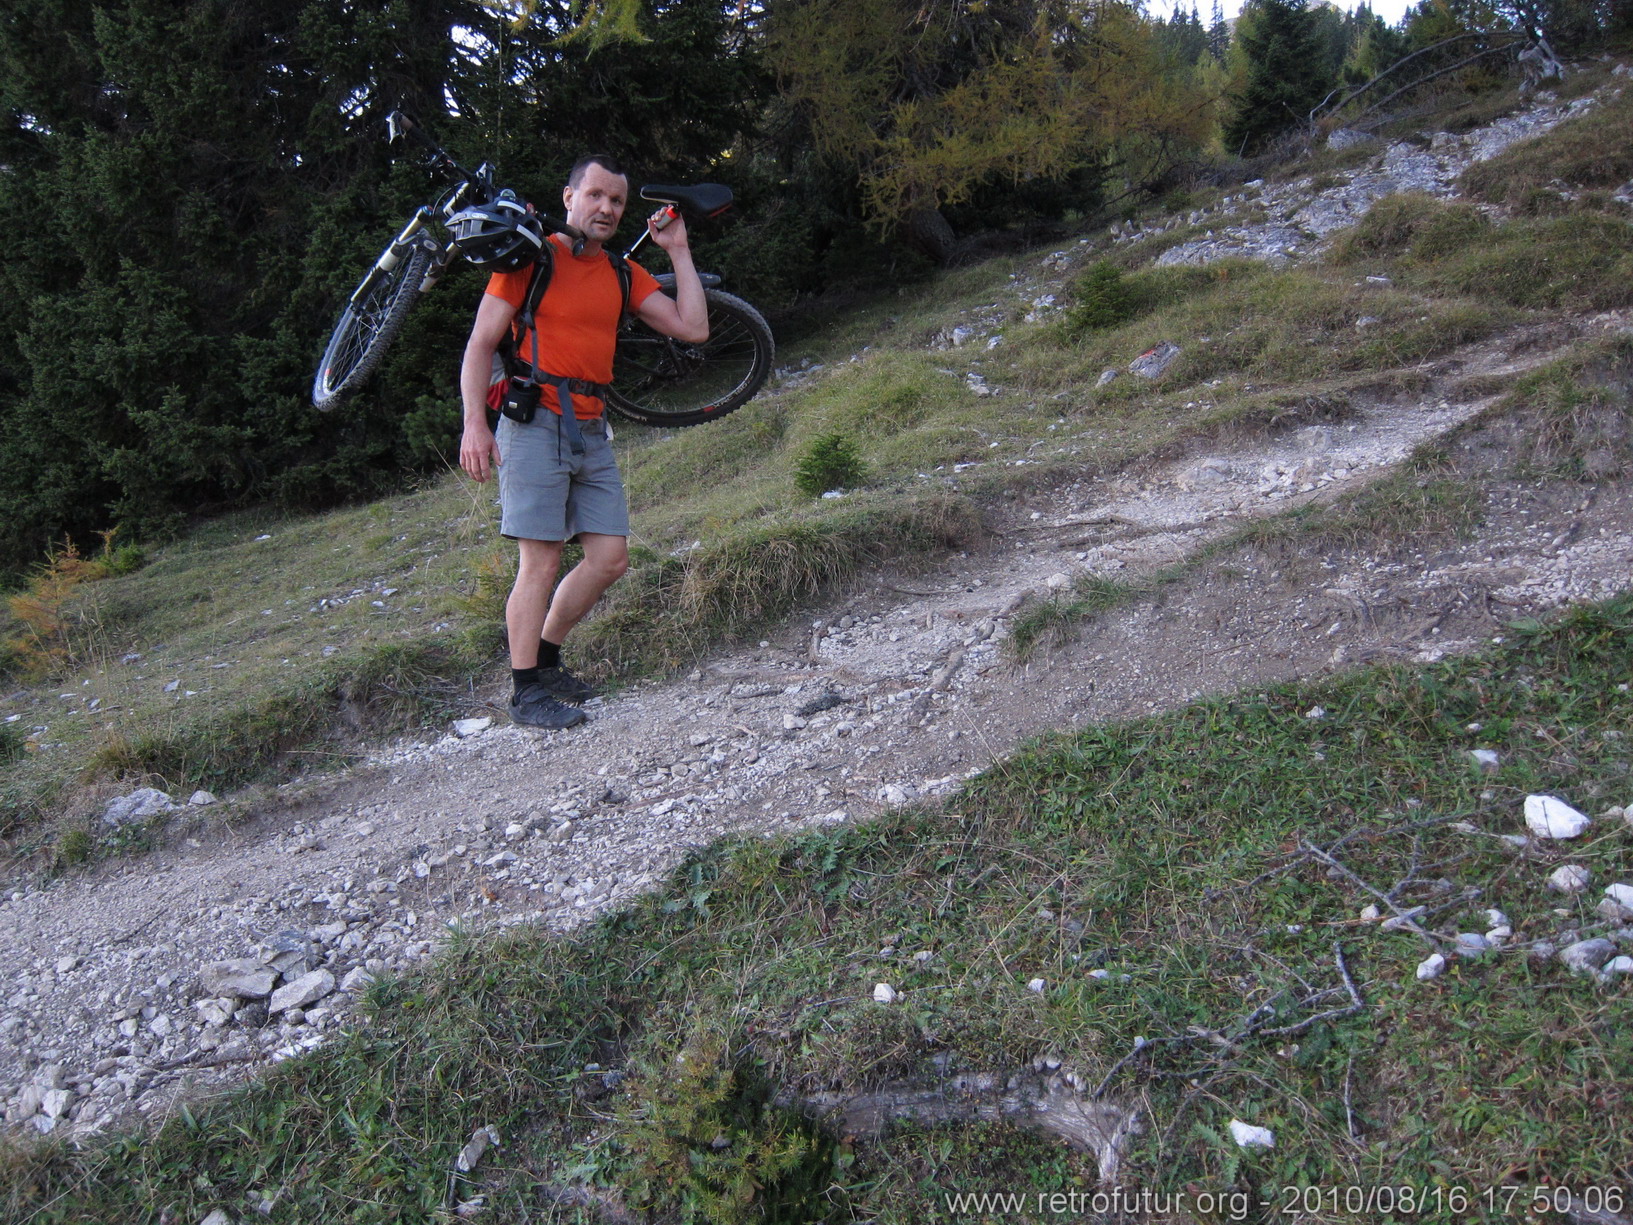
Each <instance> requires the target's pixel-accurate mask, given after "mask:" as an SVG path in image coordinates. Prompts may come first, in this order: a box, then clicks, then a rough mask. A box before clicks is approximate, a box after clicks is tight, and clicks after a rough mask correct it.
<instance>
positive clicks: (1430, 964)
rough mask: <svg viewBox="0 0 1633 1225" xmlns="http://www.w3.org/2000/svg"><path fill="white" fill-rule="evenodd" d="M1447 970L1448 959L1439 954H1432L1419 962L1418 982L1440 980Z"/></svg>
mask: <svg viewBox="0 0 1633 1225" xmlns="http://www.w3.org/2000/svg"><path fill="white" fill-rule="evenodd" d="M1445 969H1446V959H1445V958H1444V957H1442V956H1441V955H1440V954H1439V953H1430V954H1429V955H1428V956H1427V957H1425V958H1424V959H1423V960H1422V961H1420V962H1418V981H1419V982H1428V981H1429V980H1430V979H1431V978H1439V977H1440V975H1441V973H1442V972H1443V971H1444V970H1445Z"/></svg>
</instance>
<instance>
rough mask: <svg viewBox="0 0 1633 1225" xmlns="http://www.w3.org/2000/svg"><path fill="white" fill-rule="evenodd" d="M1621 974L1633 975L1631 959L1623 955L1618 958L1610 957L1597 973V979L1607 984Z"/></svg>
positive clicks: (1632, 961)
mask: <svg viewBox="0 0 1633 1225" xmlns="http://www.w3.org/2000/svg"><path fill="white" fill-rule="evenodd" d="M1621 974H1633V957H1629V956H1627V954H1625V953H1624V954H1622V955H1621V956H1620V957H1612V958H1611V959H1610V960H1609V961H1607V962H1605V964H1604V968H1603V969H1601V970H1600V971H1599V977H1600V978H1602V979H1604V980H1605V981H1607V982H1608V981H1609V980H1611V979H1613V978H1615V977H1617V976H1618V975H1621Z"/></svg>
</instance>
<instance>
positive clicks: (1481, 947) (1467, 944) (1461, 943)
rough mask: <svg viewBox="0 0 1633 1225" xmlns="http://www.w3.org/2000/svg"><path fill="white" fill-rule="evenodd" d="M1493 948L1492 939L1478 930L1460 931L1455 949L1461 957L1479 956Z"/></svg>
mask: <svg viewBox="0 0 1633 1225" xmlns="http://www.w3.org/2000/svg"><path fill="white" fill-rule="evenodd" d="M1490 948H1491V941H1490V940H1488V939H1486V937H1484V936H1482V935H1480V934H1479V933H1478V932H1458V933H1457V941H1456V944H1455V946H1454V949H1453V951H1454V952H1456V953H1457V955H1458V956H1459V957H1478V956H1479V955H1480V954H1481V953H1484V952H1486V951H1488V950H1489V949H1490Z"/></svg>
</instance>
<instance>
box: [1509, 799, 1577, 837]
mask: <svg viewBox="0 0 1633 1225" xmlns="http://www.w3.org/2000/svg"><path fill="white" fill-rule="evenodd" d="M1525 824H1526V826H1527V827H1528V828H1529V829H1530V830H1531V832H1532V833H1533V834H1535V835H1536V836H1537V837H1538V838H1575V837H1577V836H1579V835H1580V834H1582V833H1584V832H1586V830H1587V828H1588V826H1590V825H1592V824H1593V822H1592V821H1590V820H1589V819H1588V818H1587V817H1586V816H1584V815H1583V814H1582V813H1580V812H1577V811H1576V809H1574V808H1572V807H1571V806H1570V805H1569V804H1567V803H1566V802H1565V801H1564V800H1562V799H1560V798H1559V797H1558V796H1553V795H1528V796H1526V797H1525Z"/></svg>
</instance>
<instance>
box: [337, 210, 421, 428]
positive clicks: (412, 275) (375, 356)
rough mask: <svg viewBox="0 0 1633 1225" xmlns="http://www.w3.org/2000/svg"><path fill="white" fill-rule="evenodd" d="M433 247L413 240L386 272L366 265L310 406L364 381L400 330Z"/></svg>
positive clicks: (340, 395) (339, 395) (343, 394)
mask: <svg viewBox="0 0 1633 1225" xmlns="http://www.w3.org/2000/svg"><path fill="white" fill-rule="evenodd" d="M431 255H432V253H431V251H430V249H429V248H428V247H426V246H425V245H424V243H423V242H415V243H414V244H413V245H412V246H410V247H409V249H408V250H407V251H404V252H403V253H402V254H401V256H400V258H399V259H398V260H397V262H396V263H395V264H394V265H393V266H392V267H391V268H390V269H389V270H387V271H381V269H380V267H379V265H378V264H376V265H375V266H374V267H373V268H371V269H369V274H368V276H366V277H364V278H363V280H362V281H361V282H360V283H359V285H358V290H359V291H361V292H354V293H353V294H352V300H351V302H349V303H348V304H347V306H346V309H345V310H344V311H342V312H341V315H340V322H338V323H336V324H335V330H334V332H333V334H332V335H330V337H329V346H328V348H326V349H324V351H323V358H322V360H321V361H320V362H319V363H318V372H317V377H316V378H314V379H313V380H312V404H313V405H314V406H315V407H316V408H318V409H323V410H327V409H330V408H333V407H334V406H335V405H336V404H337V403H339V402H340V401H341V400H342V399H344V398H345V397H346V396H348V395H350V394H351V393H352V392H354V391H356V390H357V389H358V388H359V387H361V386H362V385H363V384H364V383H365V382H367V381H368V378H369V376H370V375H371V374H373V373H374V371H375V369H376V368H377V367H378V366H379V365H380V362H381V361H382V360H383V359H384V358H385V355H386V350H387V349H388V348H389V347H390V346H391V342H392V341H393V340H395V339H396V338H397V333H398V332H399V331H401V330H402V326H403V321H404V320H405V319H407V318H408V312H409V310H410V309H411V308H412V307H413V305H414V301H415V299H416V298H418V297H419V294H420V285H421V283H422V282H424V280H425V273H426V270H427V269H428V268H429V267H430V266H431Z"/></svg>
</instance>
